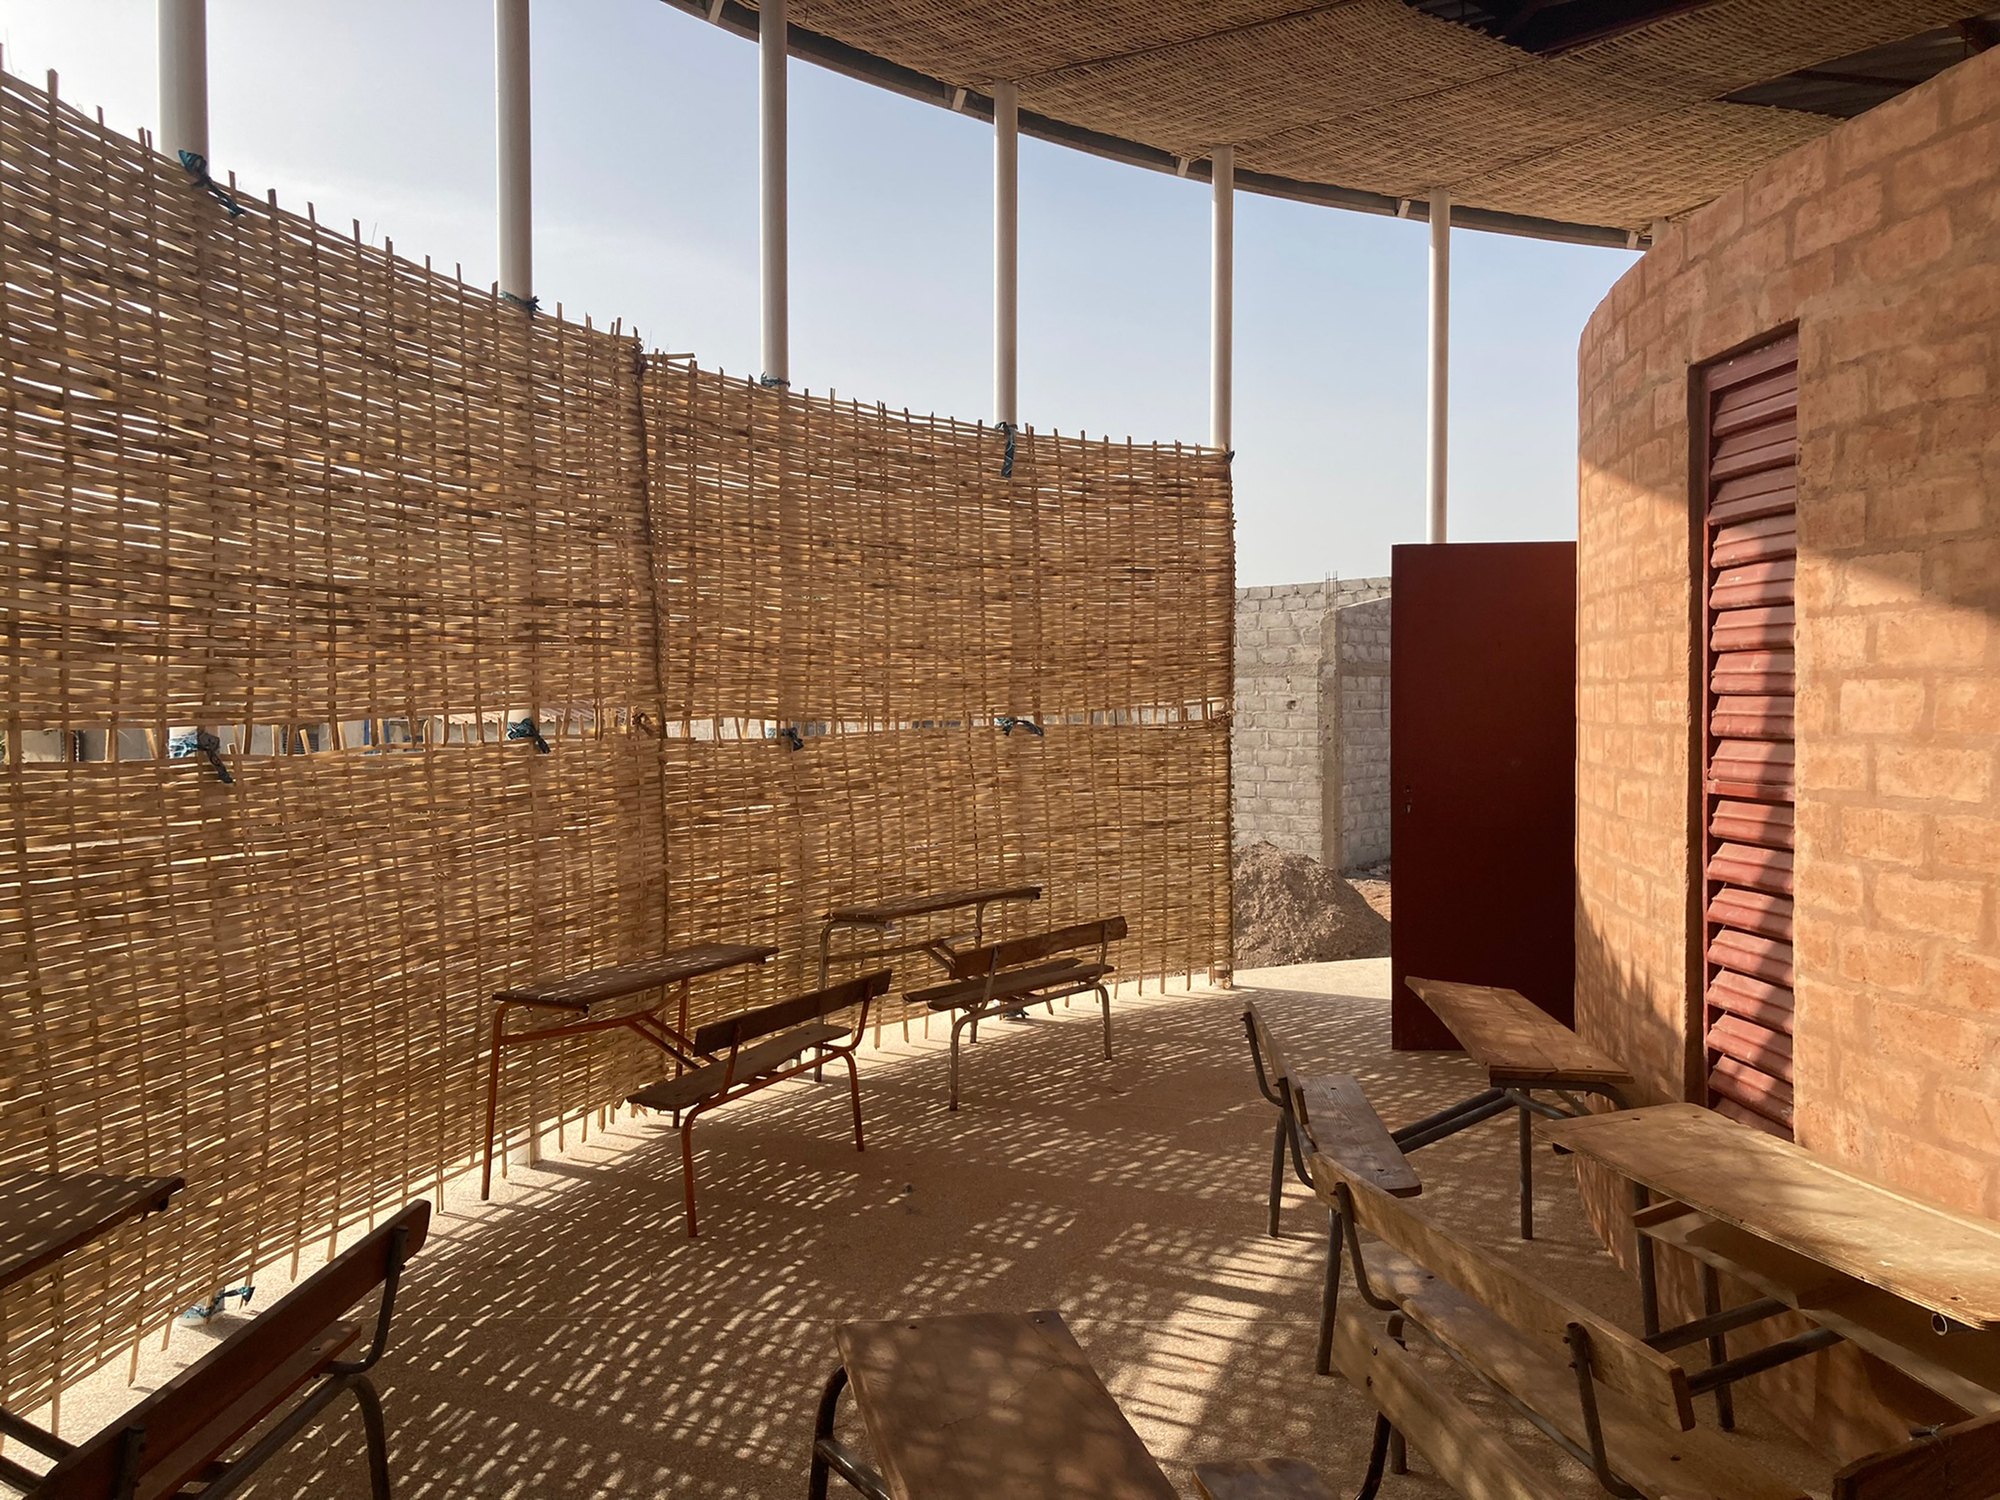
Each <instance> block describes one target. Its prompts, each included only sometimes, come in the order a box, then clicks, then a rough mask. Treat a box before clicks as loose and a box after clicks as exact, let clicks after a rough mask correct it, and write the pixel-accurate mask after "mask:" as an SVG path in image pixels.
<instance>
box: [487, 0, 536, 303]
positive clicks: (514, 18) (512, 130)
mask: <svg viewBox="0 0 2000 1500" xmlns="http://www.w3.org/2000/svg"><path fill="white" fill-rule="evenodd" d="M493 44H494V45H493V52H494V94H495V98H496V99H497V101H498V104H497V109H498V125H499V140H500V290H501V291H502V292H504V293H506V294H507V295H508V296H509V297H513V298H517V299H519V300H520V301H522V302H530V301H532V299H533V297H534V295H535V235H534V221H535V215H534V172H533V170H532V168H533V162H532V157H533V140H534V132H533V130H532V129H531V128H530V127H531V117H530V115H529V99H528V0H493Z"/></svg>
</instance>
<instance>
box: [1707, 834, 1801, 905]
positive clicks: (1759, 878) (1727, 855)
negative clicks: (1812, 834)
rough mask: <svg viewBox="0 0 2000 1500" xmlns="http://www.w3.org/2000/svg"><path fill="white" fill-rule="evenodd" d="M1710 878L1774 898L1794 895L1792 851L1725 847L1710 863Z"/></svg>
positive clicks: (1721, 848) (1712, 857) (1727, 845)
mask: <svg viewBox="0 0 2000 1500" xmlns="http://www.w3.org/2000/svg"><path fill="white" fill-rule="evenodd" d="M1708 878H1709V879H1710V880H1720V881H1726V882H1728V883H1729V884H1730V885H1741V886H1747V887H1749V888H1750V889H1751V890H1753V891H1764V892H1767V893H1769V894H1770V895H1773V896H1789V895H1791V894H1792V851H1791V850H1789V849H1758V848H1754V847H1752V846H1751V845H1749V844H1724V845H1722V846H1721V847H1720V848H1718V849H1717V850H1716V851H1715V853H1714V854H1713V855H1711V856H1710V858H1709V861H1708Z"/></svg>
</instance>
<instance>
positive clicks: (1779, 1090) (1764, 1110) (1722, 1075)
mask: <svg viewBox="0 0 2000 1500" xmlns="http://www.w3.org/2000/svg"><path fill="white" fill-rule="evenodd" d="M1708 1086H1709V1088H1710V1089H1711V1090H1712V1091H1713V1092H1715V1093H1716V1094H1719V1095H1721V1096H1722V1097H1723V1098H1725V1099H1730V1100H1734V1101H1735V1102H1736V1103H1737V1104H1739V1105H1741V1106H1742V1107H1743V1108H1744V1109H1747V1110H1750V1111H1751V1112H1752V1113H1754V1114H1759V1115H1762V1116H1763V1117H1764V1118H1765V1119H1767V1120H1770V1121H1771V1122H1772V1123H1774V1124H1778V1125H1782V1126H1784V1127H1785V1128H1786V1129H1787V1130H1790V1129H1792V1128H1793V1114H1792V1086H1791V1085H1790V1084H1789V1083H1786V1082H1785V1081H1784V1080H1783V1079H1782V1078H1773V1077H1772V1076H1771V1075H1770V1074H1769V1073H1766V1072H1764V1071H1763V1070H1762V1069H1761V1068H1753V1067H1751V1066H1750V1065H1749V1064H1748V1063H1742V1062H1738V1061H1737V1060H1736V1059H1735V1058H1733V1057H1717V1058H1716V1059H1715V1061H1714V1062H1713V1063H1711V1064H1710V1065H1709V1069H1708Z"/></svg>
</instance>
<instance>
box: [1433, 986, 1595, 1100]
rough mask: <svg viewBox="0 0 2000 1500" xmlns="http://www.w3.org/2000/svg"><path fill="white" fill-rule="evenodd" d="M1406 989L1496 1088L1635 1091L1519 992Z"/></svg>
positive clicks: (1486, 988) (1473, 988) (1467, 988)
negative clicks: (1523, 1086)
mask: <svg viewBox="0 0 2000 1500" xmlns="http://www.w3.org/2000/svg"><path fill="white" fill-rule="evenodd" d="M1405 983H1407V984H1408V985H1409V987H1410V988H1411V989H1412V990H1414V991H1415V992H1416V994H1417V996H1418V997H1419V998H1420V999H1422V1001H1423V1002H1424V1004H1426V1005H1428V1006H1429V1007H1430V1008H1431V1009H1432V1011H1434V1012H1435V1013H1436V1015H1437V1018H1438V1019H1439V1020H1440V1021H1442V1022H1444V1024H1445V1025H1446V1026H1447V1027H1449V1028H1450V1030H1451V1034H1452V1035H1453V1036H1455V1037H1457V1038H1458V1040H1459V1044H1460V1045H1461V1046H1463V1047H1464V1048H1465V1050H1466V1053H1467V1055H1469V1056H1470V1057H1471V1058H1472V1060H1473V1061H1474V1062H1476V1063H1478V1064H1479V1065H1480V1066H1481V1067H1483V1068H1485V1069H1486V1073H1487V1076H1488V1077H1489V1078H1490V1079H1491V1080H1492V1081H1493V1082H1494V1083H1496V1084H1507V1083H1516V1084H1541V1085H1548V1086H1553V1087H1561V1086H1564V1085H1570V1086H1578V1087H1581V1086H1586V1085H1588V1086H1606V1087H1611V1088H1618V1089H1629V1088H1631V1087H1632V1086H1633V1079H1632V1075H1631V1073H1630V1072H1628V1071H1627V1070H1626V1068H1625V1067H1624V1065H1623V1064H1621V1063H1620V1062H1619V1061H1618V1060H1617V1059H1616V1058H1614V1057H1612V1056H1611V1055H1610V1054H1608V1053H1606V1052H1604V1051H1603V1050H1601V1049H1600V1048H1598V1047H1595V1046H1592V1045H1591V1044H1590V1043H1589V1042H1586V1041H1585V1040H1584V1039H1583V1038H1582V1037H1580V1036H1578V1035H1577V1034H1576V1033H1575V1032H1574V1031H1572V1030H1570V1029H1569V1027H1567V1026H1565V1025H1563V1023H1562V1022H1560V1021H1558V1020H1557V1019H1556V1018H1555V1017H1554V1016H1551V1015H1549V1014H1548V1013H1547V1012H1546V1011H1543V1010H1541V1009H1539V1008H1537V1007H1536V1006H1535V1004H1534V1003H1533V1002H1532V1001H1530V1000H1529V999H1528V997H1527V996H1525V995H1523V994H1521V993H1520V992H1519V991H1518V990H1507V989H1495V988H1493V987H1491V986H1489V985H1483V984H1454V983H1451V982H1449V981H1446V980H1440V979H1419V978H1417V977H1416V976H1415V975H1411V976H1410V977H1409V978H1408V979H1407V980H1405Z"/></svg>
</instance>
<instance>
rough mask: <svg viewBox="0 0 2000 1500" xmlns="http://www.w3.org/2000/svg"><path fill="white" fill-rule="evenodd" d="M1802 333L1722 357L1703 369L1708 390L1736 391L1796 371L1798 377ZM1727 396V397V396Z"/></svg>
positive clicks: (1716, 392)
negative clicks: (1786, 372)
mask: <svg viewBox="0 0 2000 1500" xmlns="http://www.w3.org/2000/svg"><path fill="white" fill-rule="evenodd" d="M1798 364H1799V336H1798V334H1797V333H1788V334H1786V335H1785V336H1784V337H1782V338H1775V339H1772V340H1771V341H1770V342H1769V343H1766V344H1759V345H1758V346H1757V347H1756V348H1755V349H1746V350H1744V351H1743V352H1742V353H1741V354H1732V355H1730V356H1729V358H1727V359H1719V360H1717V361H1716V362H1715V363H1714V364H1712V365H1710V366H1708V367H1707V369H1705V370H1704V371H1703V372H1702V373H1703V374H1704V375H1705V376H1706V377H1707V386H1708V390H1709V391H1710V392H1711V393H1712V394H1718V395H1719V394H1721V393H1723V392H1733V391H1737V390H1740V389H1741V388H1742V387H1744V386H1746V385H1750V384H1752V383H1755V382H1758V381H1762V380H1765V379H1767V378H1769V377H1770V376H1772V375H1777V374H1782V373H1783V372H1785V371H1787V370H1789V371H1792V372H1793V373H1792V376H1791V378H1792V380H1793V381H1794V382H1795V383H1796V381H1797V380H1798V375H1797V370H1798ZM1725 399H1726V398H1725Z"/></svg>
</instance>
